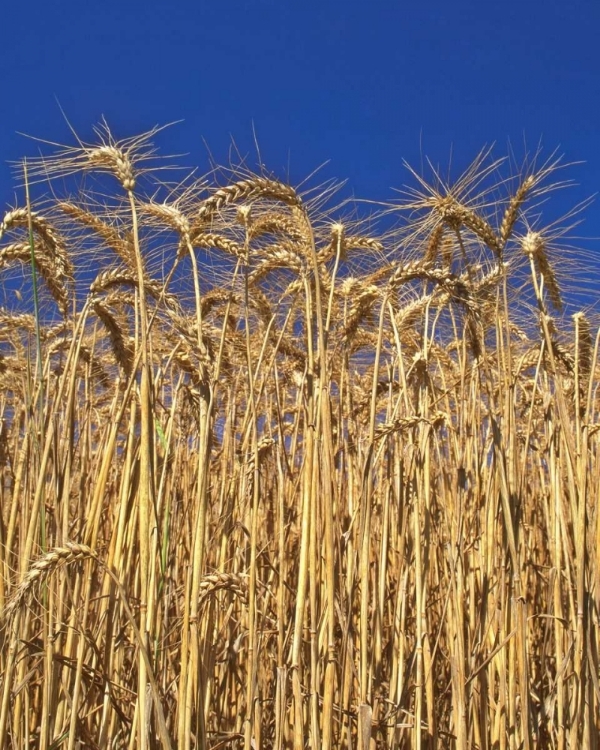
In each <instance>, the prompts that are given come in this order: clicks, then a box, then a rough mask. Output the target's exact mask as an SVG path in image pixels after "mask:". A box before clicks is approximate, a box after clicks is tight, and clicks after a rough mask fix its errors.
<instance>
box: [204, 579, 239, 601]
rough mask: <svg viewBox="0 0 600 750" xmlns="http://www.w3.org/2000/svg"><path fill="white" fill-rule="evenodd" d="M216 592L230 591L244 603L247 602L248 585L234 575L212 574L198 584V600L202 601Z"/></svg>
mask: <svg viewBox="0 0 600 750" xmlns="http://www.w3.org/2000/svg"><path fill="white" fill-rule="evenodd" d="M218 591H230V592H231V593H232V594H235V595H236V596H238V597H239V598H240V599H241V600H242V601H243V602H244V603H247V602H248V583H247V581H246V580H245V579H244V578H242V577H241V576H239V575H237V574H235V573H212V574H211V575H207V576H204V577H203V578H202V581H201V582H200V599H201V601H204V600H206V599H208V597H209V596H212V595H213V594H216V593H217V592H218Z"/></svg>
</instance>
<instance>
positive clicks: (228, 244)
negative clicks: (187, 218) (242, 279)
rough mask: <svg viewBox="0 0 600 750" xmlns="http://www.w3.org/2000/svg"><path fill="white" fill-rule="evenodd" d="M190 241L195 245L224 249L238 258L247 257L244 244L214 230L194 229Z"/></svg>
mask: <svg viewBox="0 0 600 750" xmlns="http://www.w3.org/2000/svg"><path fill="white" fill-rule="evenodd" d="M190 242H191V243H192V245H193V246H194V247H204V248H211V247H214V248H216V249H217V250H222V251H223V252H225V253H228V254H229V255H233V256H235V257H236V258H245V257H246V251H245V249H244V247H243V246H242V245H240V244H239V243H238V242H235V241H234V240H230V239H229V238H228V237H225V236H224V235H220V234H214V233H213V232H205V231H204V230H202V229H198V230H196V231H194V232H193V233H192V235H191V237H190Z"/></svg>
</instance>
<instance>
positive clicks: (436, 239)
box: [423, 222, 450, 265]
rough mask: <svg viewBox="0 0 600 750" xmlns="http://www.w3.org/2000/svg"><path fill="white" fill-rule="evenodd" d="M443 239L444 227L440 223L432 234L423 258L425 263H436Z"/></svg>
mask: <svg viewBox="0 0 600 750" xmlns="http://www.w3.org/2000/svg"><path fill="white" fill-rule="evenodd" d="M443 237H444V225H443V223H441V222H440V223H439V224H438V225H437V226H436V227H435V229H434V230H433V232H432V233H431V236H430V238H429V242H428V243H427V248H426V250H425V254H424V256H423V262H424V263H435V261H436V260H437V256H438V252H439V249H440V245H441V242H442V239H443ZM448 265H450V264H448Z"/></svg>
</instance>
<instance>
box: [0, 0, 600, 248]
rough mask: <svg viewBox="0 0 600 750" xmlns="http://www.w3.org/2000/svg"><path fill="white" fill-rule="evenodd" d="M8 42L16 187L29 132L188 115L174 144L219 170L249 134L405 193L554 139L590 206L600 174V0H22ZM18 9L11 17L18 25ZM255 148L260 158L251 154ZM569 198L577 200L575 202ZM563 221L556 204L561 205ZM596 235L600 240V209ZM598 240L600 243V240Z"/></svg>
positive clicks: (296, 156)
mask: <svg viewBox="0 0 600 750" xmlns="http://www.w3.org/2000/svg"><path fill="white" fill-rule="evenodd" d="M9 16H10V20H9V22H8V23H6V24H5V26H4V32H3V34H2V42H1V44H0V71H1V73H2V81H3V84H4V96H3V101H4V106H3V108H2V118H1V119H0V154H1V157H2V158H1V163H0V198H1V200H2V202H3V205H4V206H6V204H8V203H10V202H12V201H13V200H14V195H15V193H14V189H13V187H12V180H11V176H10V170H9V167H8V166H7V164H6V162H7V161H8V160H14V159H18V158H20V157H22V156H23V155H28V154H35V153H36V150H37V147H36V145H35V144H33V143H31V142H29V141H27V140H26V139H24V138H22V137H21V136H19V135H17V131H21V132H25V133H28V134H31V135H35V136H39V137H41V138H47V139H49V140H56V141H60V142H68V143H70V142H71V136H70V134H69V131H68V128H67V126H66V124H65V121H64V119H63V116H62V114H61V112H60V109H59V106H58V104H57V101H58V102H59V103H60V106H61V107H62V108H63V109H64V111H65V113H66V115H67V116H68V118H69V120H70V121H71V122H72V124H73V125H74V127H75V128H76V129H77V131H78V132H79V134H80V135H81V136H82V137H83V138H84V139H85V138H90V137H91V127H92V125H93V124H95V123H96V122H97V121H98V120H99V118H100V117H101V116H102V115H104V116H106V118H107V120H108V122H109V124H110V125H111V128H112V129H113V131H114V133H115V135H117V136H118V137H124V136H128V135H132V134H135V133H138V132H141V131H143V130H147V129H149V128H150V127H152V126H153V125H155V124H164V123H167V122H171V121H174V120H183V122H182V123H181V124H178V125H176V126H174V127H173V128H171V129H169V130H167V131H166V132H165V133H164V134H162V135H161V137H160V139H159V145H160V147H161V149H162V150H163V151H164V152H167V153H184V154H186V156H184V157H183V158H181V159H179V161H180V162H181V163H184V164H188V165H189V166H199V167H200V171H201V172H202V171H205V170H206V169H208V160H207V151H206V146H205V143H206V144H208V146H209V147H210V150H211V152H212V153H213V155H214V157H215V159H216V160H217V161H219V162H227V161H228V158H229V147H230V144H231V139H232V138H233V139H234V140H235V141H236V143H237V144H238V147H239V149H240V150H241V152H242V153H243V154H246V153H249V154H252V152H253V128H254V129H255V131H256V134H257V137H258V142H259V145H260V148H261V154H262V160H263V162H264V163H265V164H266V166H267V167H268V168H269V169H271V170H273V171H274V172H276V173H277V174H278V175H280V176H281V177H286V175H288V174H289V178H290V179H291V180H292V182H298V181H300V180H301V179H303V178H304V177H305V176H306V175H308V174H309V173H310V172H312V171H313V170H314V169H315V168H316V167H318V166H319V165H321V164H322V163H323V162H325V161H328V160H329V164H328V165H327V166H326V167H325V168H324V170H323V176H324V177H338V178H340V179H347V180H348V185H347V188H346V190H347V193H354V194H355V195H357V196H360V197H364V198H369V199H374V200H377V199H388V198H390V197H391V196H392V195H393V193H392V190H391V189H392V188H393V187H400V186H401V185H402V184H403V183H404V182H405V181H406V180H407V174H406V172H405V170H404V168H403V166H402V161H403V159H406V160H407V161H408V162H410V163H411V164H413V165H415V166H416V167H417V169H418V168H419V165H420V163H421V157H422V155H424V156H428V157H430V158H431V159H432V161H433V162H435V163H439V164H442V165H444V166H446V167H447V165H448V162H449V158H450V153H452V163H453V165H455V166H456V168H457V169H458V168H460V167H464V166H465V165H466V164H467V163H468V162H469V161H470V160H471V159H472V158H473V157H474V156H475V154H476V153H477V151H479V149H480V148H481V147H482V146H483V145H484V144H491V143H495V144H496V147H495V153H496V154H497V155H502V154H504V153H506V151H507V145H508V143H509V142H510V144H511V146H512V148H513V149H514V151H515V152H516V153H517V154H518V155H520V154H522V153H523V151H524V145H523V144H524V143H526V144H527V147H528V148H530V149H533V148H535V147H536V146H537V144H538V142H539V141H540V140H541V141H542V143H543V145H544V148H545V150H546V151H547V152H548V153H550V152H551V151H552V150H554V149H555V148H558V149H559V150H560V152H561V153H564V155H565V158H566V160H567V161H580V160H583V161H585V163H584V164H581V165H578V166H576V167H574V168H573V169H572V170H571V172H570V176H571V177H572V178H573V179H575V180H576V181H577V183H578V186H577V187H576V188H574V189H572V190H571V191H570V193H569V194H565V196H561V197H560V198H558V199H557V200H558V203H559V204H561V202H563V201H565V202H566V203H565V204H564V205H571V204H573V203H577V202H578V201H579V200H581V199H583V198H585V197H587V196H590V195H592V194H594V193H595V192H596V191H597V190H598V188H599V187H600V139H599V137H598V136H599V132H600V127H599V125H600V57H599V44H598V40H597V36H598V31H599V30H600V3H598V2H597V1H594V0H572V1H571V2H569V3H566V2H558V1H557V0H546V2H542V1H541V0H523V2H515V1H514V0H508V2H502V3H493V2H490V3H488V2H482V3H475V2H468V1H467V0H451V1H446V2H442V1H441V0H428V1H427V2H425V1H419V0H413V2H401V0H396V2H381V1H378V0H372V2H355V1H354V0H348V1H347V2H345V3H341V2H327V0H322V2H319V3H317V2H314V1H313V0H306V1H305V2H303V3H291V2H284V1H283V0H280V1H279V2H272V1H271V0H254V2H240V1H239V0H229V2H214V1H213V2H211V3H207V2H205V1H204V0H195V2H190V1H188V0H185V2H181V1H180V2H173V3H165V2H161V3H159V2H155V0H146V1H145V2H131V1H128V0H121V1H120V2H116V1H115V0H104V1H103V2H102V3H98V2H77V3H75V2H72V0H67V1H66V2H57V3H48V2H43V3H42V2H39V0H30V2H28V3H24V2H21V3H16V4H13V5H12V7H11V10H10V14H9ZM6 17H7V16H6V14H5V20H6ZM250 160H251V161H252V160H253V157H252V156H251V159H250ZM559 208H560V206H559ZM550 212H551V215H550V217H549V218H555V217H554V211H552V209H550ZM580 233H582V234H585V235H587V237H594V236H595V237H600V206H598V205H595V206H592V208H591V209H588V211H587V213H586V221H585V224H584V225H583V228H582V229H581V230H580ZM585 244H586V246H587V247H588V248H590V249H593V250H596V249H597V250H598V252H599V253H600V240H599V241H598V242H596V241H594V240H591V239H588V240H586V241H585Z"/></svg>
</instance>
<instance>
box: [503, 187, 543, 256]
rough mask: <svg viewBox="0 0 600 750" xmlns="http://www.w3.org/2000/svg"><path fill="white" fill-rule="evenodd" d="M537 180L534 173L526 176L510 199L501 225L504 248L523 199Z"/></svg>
mask: <svg viewBox="0 0 600 750" xmlns="http://www.w3.org/2000/svg"><path fill="white" fill-rule="evenodd" d="M535 182H536V180H535V177H534V175H529V177H527V178H525V180H523V182H522V183H521V184H520V185H519V188H518V189H517V192H516V193H515V194H514V195H513V197H512V198H511V199H510V202H509V204H508V206H507V208H506V211H505V212H504V216H503V217H502V223H501V225H500V243H501V247H502V249H504V247H505V246H506V243H507V242H508V240H509V239H510V236H511V234H512V230H513V228H514V226H515V223H516V221H517V218H518V216H519V210H520V208H521V206H522V205H523V201H524V200H525V198H526V197H527V193H528V192H529V191H530V190H531V189H532V188H533V186H534V185H535Z"/></svg>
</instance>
